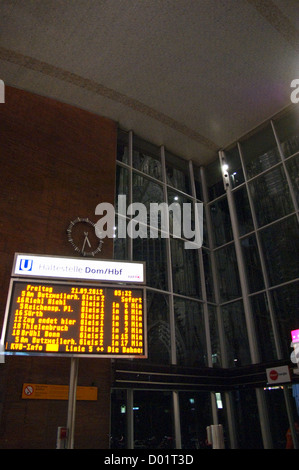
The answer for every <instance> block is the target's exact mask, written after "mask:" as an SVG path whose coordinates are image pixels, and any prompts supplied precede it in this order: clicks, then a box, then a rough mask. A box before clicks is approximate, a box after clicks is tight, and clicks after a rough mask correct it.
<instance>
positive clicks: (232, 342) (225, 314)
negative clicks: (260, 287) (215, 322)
mask: <svg viewBox="0 0 299 470" xmlns="http://www.w3.org/2000/svg"><path fill="white" fill-rule="evenodd" d="M221 311H222V320H223V328H224V335H225V346H226V354H227V359H228V367H234V366H236V367H237V366H244V365H246V364H250V363H251V358H250V353H249V344H248V337H247V329H246V321H245V314H244V309H243V302H242V301H241V300H239V301H238V302H233V303H230V304H227V305H223V306H222V308H221Z"/></svg>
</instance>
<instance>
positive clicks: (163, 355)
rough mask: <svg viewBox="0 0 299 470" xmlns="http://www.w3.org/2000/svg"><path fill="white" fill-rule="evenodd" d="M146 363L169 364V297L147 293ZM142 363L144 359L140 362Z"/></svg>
mask: <svg viewBox="0 0 299 470" xmlns="http://www.w3.org/2000/svg"><path fill="white" fill-rule="evenodd" d="M146 306H147V334H148V361H149V362H151V363H155V364H169V363H170V348H171V346H170V345H171V339H170V328H169V297H168V295H166V294H159V293H156V292H151V291H147V294H146ZM141 362H142V363H143V362H144V359H142V360H141Z"/></svg>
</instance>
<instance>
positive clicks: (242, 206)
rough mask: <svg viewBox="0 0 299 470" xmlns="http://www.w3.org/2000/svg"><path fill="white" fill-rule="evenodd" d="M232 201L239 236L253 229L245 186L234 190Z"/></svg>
mask: <svg viewBox="0 0 299 470" xmlns="http://www.w3.org/2000/svg"><path fill="white" fill-rule="evenodd" d="M234 201H235V207H236V214H237V219H238V226H239V234H240V236H242V235H245V233H248V232H251V231H252V230H253V229H254V226H253V221H252V216H251V209H250V205H249V199H248V195H247V188H246V186H242V188H239V189H237V190H236V191H234Z"/></svg>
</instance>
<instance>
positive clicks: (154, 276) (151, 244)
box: [133, 237, 168, 290]
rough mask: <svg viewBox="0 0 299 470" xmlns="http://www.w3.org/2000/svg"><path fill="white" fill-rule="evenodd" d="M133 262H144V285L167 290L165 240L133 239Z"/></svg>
mask: <svg viewBox="0 0 299 470" xmlns="http://www.w3.org/2000/svg"><path fill="white" fill-rule="evenodd" d="M133 259H134V261H145V262H146V284H147V285H148V286H150V287H155V288H157V289H162V290H167V286H168V284H167V269H166V263H167V261H166V239H165V238H139V237H138V238H135V239H133Z"/></svg>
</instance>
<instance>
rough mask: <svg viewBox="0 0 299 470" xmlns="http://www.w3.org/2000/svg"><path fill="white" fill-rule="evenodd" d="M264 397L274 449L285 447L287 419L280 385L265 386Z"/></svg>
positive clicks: (287, 427)
mask: <svg viewBox="0 0 299 470" xmlns="http://www.w3.org/2000/svg"><path fill="white" fill-rule="evenodd" d="M265 397H266V402H267V408H268V416H269V421H270V429H271V436H272V441H273V448H274V449H285V448H286V433H287V430H288V429H289V426H290V425H289V420H288V414H287V409H286V404H285V398H284V392H283V390H282V389H281V388H280V387H267V388H266V391H265Z"/></svg>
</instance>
